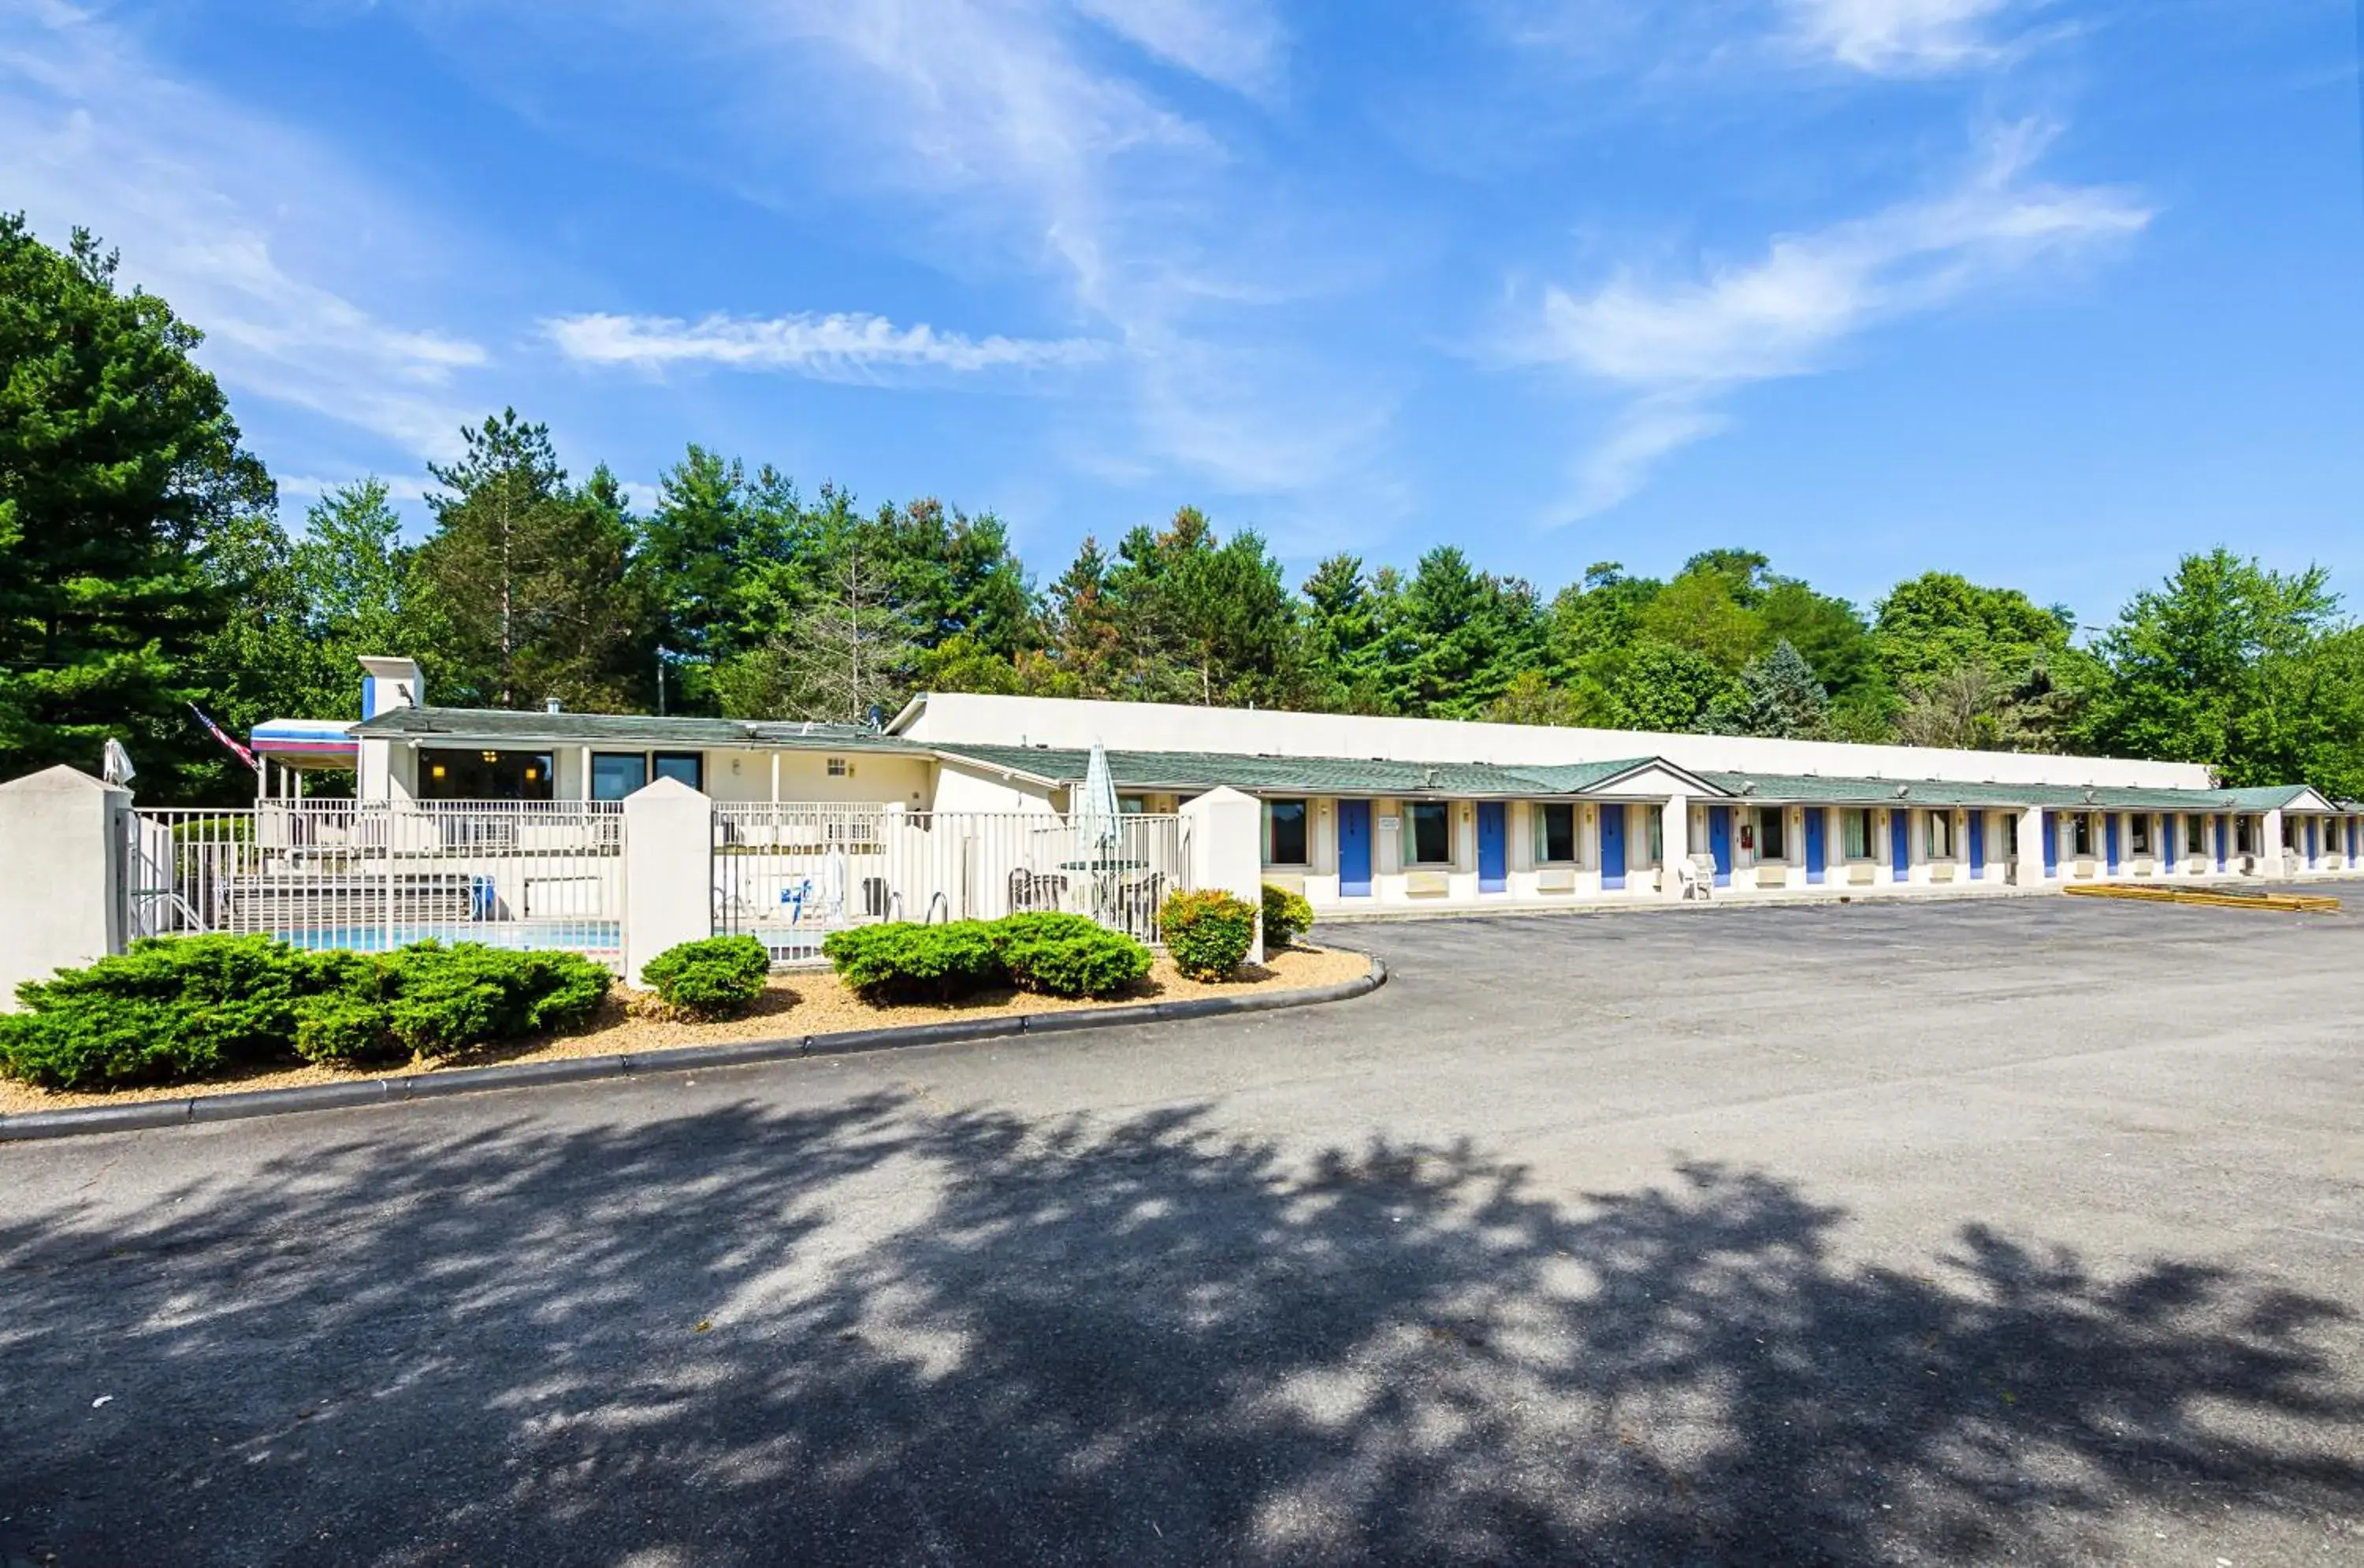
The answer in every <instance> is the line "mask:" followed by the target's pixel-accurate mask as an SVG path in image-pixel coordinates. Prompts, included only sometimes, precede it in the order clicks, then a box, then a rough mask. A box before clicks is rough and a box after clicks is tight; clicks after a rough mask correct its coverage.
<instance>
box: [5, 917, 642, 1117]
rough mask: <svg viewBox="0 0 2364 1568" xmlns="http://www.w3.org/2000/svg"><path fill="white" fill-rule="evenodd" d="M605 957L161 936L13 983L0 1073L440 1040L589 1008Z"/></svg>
mask: <svg viewBox="0 0 2364 1568" xmlns="http://www.w3.org/2000/svg"><path fill="white" fill-rule="evenodd" d="M607 991H608V972H607V971H606V970H605V969H604V968H602V967H600V966H599V965H598V964H596V963H594V962H591V961H590V960H589V959H586V958H584V957H582V956H580V955H579V954H575V953H567V952H508V951H500V950H496V949H493V948H488V947H484V946H482V945H479V944H476V943H470V942H463V943H460V944H458V945H456V946H453V947H449V948H446V947H442V946H440V945H438V944H436V943H433V942H421V943H419V944H418V945H417V946H415V947H408V948H405V949H403V950H401V951H398V952H394V953H389V954H385V955H371V954H367V953H356V952H342V951H337V952H318V953H314V952H304V951H299V950H297V949H295V948H291V947H288V946H286V945H284V943H280V942H276V941H273V940H271V939H270V938H268V937H210V936H209V937H162V938H152V939H148V940H141V941H138V942H134V943H133V944H132V946H131V951H128V952H126V953H123V954H121V955H119V956H117V957H113V958H104V959H101V960H99V961H98V962H96V963H94V964H92V965H90V966H89V967H88V968H86V969H78V970H69V971H66V972H63V973H61V974H59V975H58V976H57V978H56V979H54V980H47V981H39V982H32V983H28V984H25V985H22V986H19V987H18V988H17V995H18V997H19V999H20V1000H22V1001H23V1003H24V1005H25V1006H26V1008H27V1011H25V1012H22V1013H17V1014H10V1015H6V1016H5V1017H0V1073H6V1074H7V1075H8V1076H10V1077H14V1078H21V1079H24V1080H25V1081H27V1082H28V1083H34V1084H43V1085H45V1086H47V1087H50V1088H59V1089H94V1088H106V1087H111V1086H115V1085H118V1084H137V1083H176V1082H181V1081H184V1080H188V1079H192V1078H202V1077H204V1076H206V1075H207V1074H209V1073H217V1072H219V1071H221V1070H222V1069H223V1068H225V1067H230V1066H236V1065H240V1064H242V1063H246V1062H275V1061H284V1060H286V1059H288V1058H289V1057H290V1056H291V1055H293V1056H300V1057H302V1058H303V1059H304V1060H306V1061H310V1062H338V1063H351V1062H369V1061H374V1060H382V1059H385V1058H398V1057H400V1056H403V1055H408V1054H416V1055H420V1056H441V1055H448V1054H450V1053H451V1052H452V1051H461V1050H464V1049H466V1048H467V1047H469V1046H473V1045H480V1044H483V1043H485V1042H487V1041H489V1040H502V1039H507V1038H511V1037H514V1036H517V1035H523V1034H531V1033H535V1032H538V1031H540V1030H543V1029H562V1028H565V1027H567V1026H570V1025H573V1024H576V1023H579V1022H581V1021H582V1020H583V1019H585V1018H588V1017H589V1016H590V1014H591V1011H592V1009H593V1008H595V1007H597V1006H598V1004H599V999H600V998H601V997H602V996H604V995H607Z"/></svg>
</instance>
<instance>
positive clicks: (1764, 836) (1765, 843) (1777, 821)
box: [1756, 806, 1789, 861]
mask: <svg viewBox="0 0 2364 1568" xmlns="http://www.w3.org/2000/svg"><path fill="white" fill-rule="evenodd" d="M1788 820H1789V813H1788V812H1787V811H1785V810H1784V809H1783V808H1782V807H1780V806H1758V807H1757V808H1756V858H1757V859H1758V860H1760V861H1778V860H1781V859H1783V858H1784V857H1786V856H1787V855H1788V853H1789V851H1788V849H1787V848H1785V847H1784V845H1783V843H1782V840H1781V828H1782V824H1783V823H1785V822H1787V821H1788Z"/></svg>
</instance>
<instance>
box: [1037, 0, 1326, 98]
mask: <svg viewBox="0 0 2364 1568" xmlns="http://www.w3.org/2000/svg"><path fill="white" fill-rule="evenodd" d="M1074 3H1075V6H1076V9H1077V10H1079V11H1081V12H1082V13H1083V14H1084V15H1086V16H1087V17H1091V18H1092V19H1093V20H1094V21H1096V22H1098V23H1099V24H1100V25H1101V26H1103V27H1105V28H1109V29H1110V31H1112V32H1115V33H1117V34H1119V35H1121V36H1122V37H1124V38H1126V39H1131V40H1132V42H1133V43H1135V44H1138V45H1139V46H1140V47H1141V48H1143V49H1145V50H1148V51H1149V52H1150V53H1152V54H1154V55H1156V56H1158V57H1159V58H1160V59H1162V60H1165V61H1168V62H1170V63H1172V64H1174V65H1177V66H1179V67H1181V68H1182V69H1183V70H1185V71H1188V72H1191V73H1192V74H1194V75H1198V76H1203V77H1205V78H1206V79H1207V80H1208V81H1210V82H1216V83H1221V84H1222V85H1224V86H1226V87H1230V88H1232V89H1233V90H1234V91H1237V92H1241V93H1245V94H1248V95H1251V96H1260V95H1265V94H1266V93H1269V92H1270V91H1272V90H1273V89H1274V88H1275V87H1276V86H1277V83H1278V81H1279V78H1280V76H1281V73H1282V68H1283V62H1284V59H1285V56H1286V54H1287V44H1288V40H1287V38H1286V37H1285V35H1284V34H1283V32H1282V30H1281V28H1280V24H1279V22H1278V21H1277V19H1276V18H1275V17H1274V16H1273V15H1272V13H1271V11H1270V10H1268V9H1267V8H1266V6H1264V4H1263V3H1262V0H1074Z"/></svg>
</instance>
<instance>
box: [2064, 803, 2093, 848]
mask: <svg viewBox="0 0 2364 1568" xmlns="http://www.w3.org/2000/svg"><path fill="white" fill-rule="evenodd" d="M2092 852H2093V814H2092V813H2091V812H2090V811H2080V812H2078V813H2076V814H2075V815H2074V816H2072V817H2069V853H2071V854H2074V855H2078V856H2080V857H2081V856H2086V855H2091V853H2092Z"/></svg>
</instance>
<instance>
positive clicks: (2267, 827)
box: [2258, 810, 2282, 876]
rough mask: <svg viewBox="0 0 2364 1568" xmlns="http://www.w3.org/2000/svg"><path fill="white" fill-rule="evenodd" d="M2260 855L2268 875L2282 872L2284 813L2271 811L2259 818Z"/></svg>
mask: <svg viewBox="0 0 2364 1568" xmlns="http://www.w3.org/2000/svg"><path fill="white" fill-rule="evenodd" d="M2258 860H2259V863H2260V864H2262V865H2263V866H2264V867H2265V874H2266V875H2268V876H2280V875H2281V873H2282V814H2281V812H2280V811H2279V810H2274V811H2269V812H2267V813H2266V814H2265V816H2264V817H2260V818H2259V819H2258Z"/></svg>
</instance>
